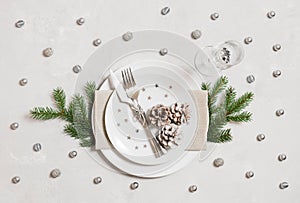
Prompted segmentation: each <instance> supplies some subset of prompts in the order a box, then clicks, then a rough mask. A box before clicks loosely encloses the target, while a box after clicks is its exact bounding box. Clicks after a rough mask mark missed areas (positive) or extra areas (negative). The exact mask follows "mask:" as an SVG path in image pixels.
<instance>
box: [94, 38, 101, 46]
mask: <svg viewBox="0 0 300 203" xmlns="http://www.w3.org/2000/svg"><path fill="white" fill-rule="evenodd" d="M101 43H102V41H101V39H99V38H98V39H95V40H94V41H93V45H94V46H95V47H97V46H99V45H100V44H101Z"/></svg>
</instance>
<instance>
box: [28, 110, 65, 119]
mask: <svg viewBox="0 0 300 203" xmlns="http://www.w3.org/2000/svg"><path fill="white" fill-rule="evenodd" d="M30 114H31V118H33V119H35V120H50V119H55V118H59V117H60V113H59V112H57V111H56V110H54V109H53V108H51V107H35V108H33V109H32V110H30Z"/></svg>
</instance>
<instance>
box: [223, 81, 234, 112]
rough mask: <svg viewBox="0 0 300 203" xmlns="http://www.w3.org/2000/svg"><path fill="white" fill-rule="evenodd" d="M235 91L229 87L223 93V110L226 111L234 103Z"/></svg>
mask: <svg viewBox="0 0 300 203" xmlns="http://www.w3.org/2000/svg"><path fill="white" fill-rule="evenodd" d="M235 98H236V91H235V89H234V88H233V87H229V88H227V89H226V91H225V108H226V109H227V111H228V108H229V106H230V105H232V103H233V102H234V101H235Z"/></svg>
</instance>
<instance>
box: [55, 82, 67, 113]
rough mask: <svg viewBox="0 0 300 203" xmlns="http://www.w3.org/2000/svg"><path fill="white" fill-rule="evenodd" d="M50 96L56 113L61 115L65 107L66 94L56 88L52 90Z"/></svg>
mask: <svg viewBox="0 0 300 203" xmlns="http://www.w3.org/2000/svg"><path fill="white" fill-rule="evenodd" d="M52 96H53V98H54V101H55V106H56V108H57V109H58V111H60V112H62V113H63V112H64V111H65V106H66V94H65V92H64V90H63V89H62V88H60V87H58V88H56V89H54V90H53V93H52Z"/></svg>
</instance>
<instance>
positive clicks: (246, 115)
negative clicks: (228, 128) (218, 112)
mask: <svg viewBox="0 0 300 203" xmlns="http://www.w3.org/2000/svg"><path fill="white" fill-rule="evenodd" d="M251 117H252V113H250V112H248V111H243V112H242V113H238V114H231V115H228V116H227V117H226V119H227V121H229V122H230V121H231V122H249V121H251V120H252V118H251Z"/></svg>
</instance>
